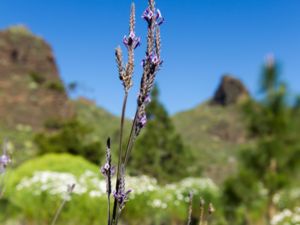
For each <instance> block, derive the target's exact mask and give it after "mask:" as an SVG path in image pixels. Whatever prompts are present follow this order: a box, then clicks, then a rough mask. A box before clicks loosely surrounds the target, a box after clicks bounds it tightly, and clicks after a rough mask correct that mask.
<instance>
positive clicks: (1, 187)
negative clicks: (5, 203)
mask: <svg viewBox="0 0 300 225" xmlns="http://www.w3.org/2000/svg"><path fill="white" fill-rule="evenodd" d="M0 177H1V178H0V199H1V198H2V196H3V193H4V189H5V188H4V174H1V175H0Z"/></svg>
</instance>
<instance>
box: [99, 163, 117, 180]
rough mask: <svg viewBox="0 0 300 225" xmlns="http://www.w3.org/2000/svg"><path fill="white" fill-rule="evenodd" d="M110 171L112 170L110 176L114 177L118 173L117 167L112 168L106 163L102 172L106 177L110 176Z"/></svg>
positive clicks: (101, 169)
mask: <svg viewBox="0 0 300 225" xmlns="http://www.w3.org/2000/svg"><path fill="white" fill-rule="evenodd" d="M109 170H110V176H111V177H112V176H114V175H115V173H116V168H115V166H110V165H109V164H108V163H105V165H104V166H102V167H101V168H100V172H101V173H102V174H103V175H104V176H108V174H109Z"/></svg>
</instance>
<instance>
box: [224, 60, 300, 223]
mask: <svg viewBox="0 0 300 225" xmlns="http://www.w3.org/2000/svg"><path fill="white" fill-rule="evenodd" d="M261 93H262V95H263V100H262V101H261V102H259V103H257V102H255V101H253V100H250V101H249V102H248V103H247V104H246V105H245V116H246V119H247V122H248V131H249V134H250V136H251V137H253V138H254V139H255V144H254V145H251V146H250V147H248V148H246V149H243V150H242V151H241V155H240V172H239V173H238V174H237V175H236V176H235V177H234V178H231V179H230V180H228V181H227V182H226V183H225V189H224V196H225V198H224V199H225V203H226V205H227V206H228V205H230V206H232V207H234V208H235V209H237V208H238V207H236V206H239V207H241V206H243V207H244V209H245V210H246V211H249V210H253V208H255V207H257V204H256V203H257V202H258V200H259V201H260V203H262V204H264V205H265V209H266V210H265V211H264V213H265V218H266V221H267V223H268V224H270V220H271V218H272V217H273V216H274V214H275V213H276V211H277V207H276V205H275V204H274V201H273V199H274V196H275V194H276V193H279V192H280V191H281V190H283V189H285V188H287V187H288V186H289V185H291V184H292V183H293V177H294V175H295V173H296V167H297V165H299V162H300V158H299V154H300V151H299V140H298V139H297V137H296V136H295V133H294V132H295V129H297V130H298V133H299V128H300V127H299V126H298V127H295V126H294V115H295V113H293V110H292V108H291V107H289V106H288V104H287V100H286V97H287V92H286V86H285V84H284V83H283V82H281V81H280V79H279V72H278V66H277V65H276V64H275V62H274V60H273V59H272V58H270V59H269V60H268V62H267V64H266V65H265V66H264V69H263V76H262V80H261ZM245 177H246V179H245ZM249 181H251V182H250V183H249ZM241 187H242V188H243V190H244V191H243V193H240V192H239V191H238V190H241ZM262 190H266V193H265V194H262ZM262 200H263V201H262ZM229 214H230V212H229ZM247 214H249V212H244V215H247Z"/></svg>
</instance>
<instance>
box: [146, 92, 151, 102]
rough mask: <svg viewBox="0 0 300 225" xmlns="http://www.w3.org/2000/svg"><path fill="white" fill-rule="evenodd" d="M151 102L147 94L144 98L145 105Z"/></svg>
mask: <svg viewBox="0 0 300 225" xmlns="http://www.w3.org/2000/svg"><path fill="white" fill-rule="evenodd" d="M150 102H151V97H150V95H149V94H148V95H147V96H146V98H145V103H146V104H149V103H150Z"/></svg>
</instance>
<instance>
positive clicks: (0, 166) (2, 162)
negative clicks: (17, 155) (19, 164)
mask: <svg viewBox="0 0 300 225" xmlns="http://www.w3.org/2000/svg"><path fill="white" fill-rule="evenodd" d="M6 148H7V147H6V142H5V143H4V147H3V153H2V155H1V156H0V174H2V173H4V172H5V169H6V167H7V166H8V165H9V164H10V163H11V158H10V157H9V155H8V154H7V152H6Z"/></svg>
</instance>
